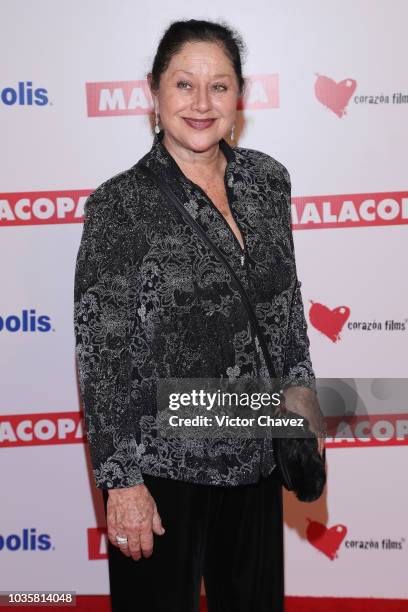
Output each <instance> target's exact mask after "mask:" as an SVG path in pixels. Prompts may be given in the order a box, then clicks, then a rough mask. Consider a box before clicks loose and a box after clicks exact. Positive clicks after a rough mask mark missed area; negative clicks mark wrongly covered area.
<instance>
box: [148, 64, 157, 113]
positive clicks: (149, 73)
mask: <svg viewBox="0 0 408 612" xmlns="http://www.w3.org/2000/svg"><path fill="white" fill-rule="evenodd" d="M152 78H153V77H152V73H151V72H148V74H147V83H148V85H149V89H150V94H151V96H152V101H153V110H154V112H155V113H158V112H159V103H158V100H157V95H156V93H155V90H154V89H153V85H152Z"/></svg>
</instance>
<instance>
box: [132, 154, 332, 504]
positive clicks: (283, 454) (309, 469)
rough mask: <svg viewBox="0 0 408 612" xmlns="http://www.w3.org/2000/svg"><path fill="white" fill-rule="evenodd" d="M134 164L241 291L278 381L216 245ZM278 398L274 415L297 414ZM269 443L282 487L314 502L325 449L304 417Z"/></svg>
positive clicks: (170, 195)
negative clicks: (320, 449) (299, 424)
mask: <svg viewBox="0 0 408 612" xmlns="http://www.w3.org/2000/svg"><path fill="white" fill-rule="evenodd" d="M137 167H138V168H139V169H140V171H141V172H142V173H143V174H145V176H147V177H149V178H150V179H152V180H153V181H154V183H155V184H156V185H157V187H158V188H159V189H160V190H161V191H162V193H163V194H164V195H165V196H166V199H165V201H166V202H169V203H171V204H172V205H173V206H174V208H175V209H176V210H177V211H178V212H179V213H180V214H181V216H182V217H183V219H184V220H185V221H186V223H188V225H189V226H190V227H191V228H192V229H193V230H194V231H196V232H197V233H198V234H199V235H200V236H201V238H202V239H203V240H204V241H205V242H206V243H207V244H208V246H209V247H210V248H211V249H212V250H213V252H214V253H215V255H216V256H217V257H218V259H219V260H220V261H221V262H222V263H223V265H224V266H225V268H226V269H227V270H228V272H229V274H230V276H231V277H232V279H233V280H234V283H235V285H236V287H237V289H238V290H239V292H240V294H241V297H242V301H243V304H244V306H245V308H246V310H247V313H248V316H249V320H250V322H251V327H252V330H253V333H254V337H255V341H257V342H258V345H259V347H260V348H261V350H262V353H263V356H264V360H265V363H266V366H267V368H268V373H269V376H270V378H271V379H275V380H278V379H279V377H278V376H277V374H276V372H275V368H274V365H273V362H272V359H271V356H270V354H269V350H268V346H267V343H266V340H265V337H264V335H263V332H262V330H261V327H260V325H259V322H258V320H257V318H256V315H255V312H254V309H253V307H252V304H251V301H250V299H249V297H248V294H247V292H246V291H245V288H244V287H243V285H242V283H241V281H240V280H239V278H238V276H237V275H236V273H235V271H234V270H233V268H232V267H231V266H230V264H229V263H228V261H227V259H226V258H225V256H224V254H223V253H222V251H221V250H220V249H219V248H218V247H217V245H215V244H214V243H213V242H212V240H211V239H210V238H209V237H208V235H207V233H206V232H205V231H204V229H203V228H202V227H201V225H200V224H199V223H197V221H196V220H195V219H194V217H192V216H191V215H190V213H189V212H188V211H187V209H186V208H185V207H184V206H183V204H182V203H181V202H180V201H179V200H178V199H177V197H176V196H175V195H174V193H173V192H172V191H171V190H170V189H169V188H168V186H167V185H166V184H164V183H161V182H160V181H159V180H158V178H157V177H156V175H155V173H154V172H153V171H152V170H151V168H149V167H148V166H146V165H144V164H142V163H140V162H139V163H138V164H137ZM295 289H296V285H295ZM292 297H293V296H292ZM280 400H281V401H280V409H279V412H278V413H277V414H276V415H275V416H276V417H279V416H285V417H286V418H290V417H295V418H296V417H298V416H299V415H298V414H296V413H293V412H291V411H289V410H287V409H286V405H285V396H284V395H283V393H282V392H281V393H280ZM272 445H273V454H274V459H275V463H276V469H277V472H278V476H279V478H280V481H281V483H282V484H283V486H284V487H285V488H286V489H288V490H289V491H293V492H294V493H295V495H296V497H297V498H298V499H299V500H300V501H314V500H316V499H318V498H319V497H320V495H321V494H322V492H323V489H324V486H325V484H326V452H325V450H324V451H323V456H321V455H320V453H319V451H318V444H317V436H316V435H315V434H314V433H313V432H312V431H311V430H310V428H309V423H308V421H307V419H304V426H303V429H302V430H301V431H300V430H299V427H296V428H294V430H293V431H292V430H290V429H288V428H286V429H285V435H284V436H282V437H273V438H272Z"/></svg>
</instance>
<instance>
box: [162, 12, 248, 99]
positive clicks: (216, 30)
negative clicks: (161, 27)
mask: <svg viewBox="0 0 408 612" xmlns="http://www.w3.org/2000/svg"><path fill="white" fill-rule="evenodd" d="M187 42H213V43H217V44H219V45H221V46H222V47H223V49H224V51H225V53H226V55H227V56H228V58H229V60H230V61H231V64H232V66H233V68H234V71H235V74H236V77H237V80H238V87H239V94H240V95H242V94H243V92H244V87H245V80H244V77H243V75H242V59H241V58H242V56H243V54H244V53H245V44H244V42H243V39H242V37H241V35H240V34H239V33H238V32H236V31H235V30H233V29H232V28H231V27H230V26H229V25H227V24H226V23H225V22H214V21H200V20H197V19H189V20H187V21H174V22H173V23H171V24H170V26H169V27H168V28H167V30H166V31H165V32H164V34H163V36H162V38H161V40H160V42H159V45H158V47H157V51H156V55H155V58H154V61H153V67H152V70H151V75H152V77H151V86H152V89H153V90H157V89H158V88H159V84H160V77H161V75H162V73H163V72H165V70H166V69H167V67H168V65H169V63H170V61H171V58H172V57H173V56H174V55H176V54H177V53H178V52H179V51H180V49H181V48H182V46H183V45H184V44H185V43H187Z"/></svg>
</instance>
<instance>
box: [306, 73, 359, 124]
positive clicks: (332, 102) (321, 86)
mask: <svg viewBox="0 0 408 612" xmlns="http://www.w3.org/2000/svg"><path fill="white" fill-rule="evenodd" d="M356 87H357V81H355V80H354V79H344V80H343V81H340V82H339V83H336V81H333V79H331V78H330V77H327V76H322V75H320V74H318V75H317V79H316V83H315V95H316V98H317V99H318V100H319V102H321V103H322V104H323V105H324V106H326V107H327V108H328V109H329V110H331V111H333V113H335V114H336V115H337V116H338V117H343V115H345V114H346V106H347V104H348V103H349V101H350V98H351V96H352V95H353V93H354V92H355V90H356Z"/></svg>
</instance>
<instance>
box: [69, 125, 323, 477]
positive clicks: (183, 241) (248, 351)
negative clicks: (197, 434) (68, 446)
mask: <svg viewBox="0 0 408 612" xmlns="http://www.w3.org/2000/svg"><path fill="white" fill-rule="evenodd" d="M162 138H163V133H162V132H161V133H160V134H159V135H156V136H155V138H154V141H153V145H152V147H151V150H150V151H149V152H148V153H147V154H146V155H145V156H144V157H143V158H142V161H143V163H144V164H146V165H148V166H149V167H150V168H151V169H152V170H154V172H155V173H156V174H157V175H158V176H159V177H160V179H161V180H162V181H165V182H166V184H167V185H168V186H169V187H170V188H171V189H172V190H173V192H174V193H175V195H176V196H177V197H178V198H179V200H180V201H181V202H182V203H183V204H184V206H185V207H186V208H187V209H188V211H189V212H190V214H191V215H193V216H194V218H195V219H196V220H197V221H198V223H200V225H201V226H202V227H203V229H204V230H205V231H206V232H207V233H208V235H209V237H210V238H211V239H212V240H213V242H215V244H216V245H217V246H218V247H219V248H220V249H222V251H223V252H224V254H225V256H226V257H227V258H228V261H229V262H230V264H231V265H232V267H233V268H234V271H235V272H236V274H237V275H238V277H239V278H240V280H241V282H242V283H243V285H244V287H245V289H246V290H247V292H248V294H249V296H250V298H251V301H252V303H253V305H254V307H255V311H256V314H257V317H258V320H259V323H260V325H261V327H262V330H263V332H264V335H265V337H266V340H267V343H268V348H269V351H270V354H271V356H272V359H273V361H274V363H275V368H276V370H277V371H278V372H281V373H282V382H283V386H284V388H290V387H294V386H296V387H299V388H302V389H303V390H308V391H306V393H311V394H313V395H315V389H316V382H315V375H314V371H313V367H312V363H311V359H310V353H309V346H310V343H309V339H308V335H307V322H306V319H305V314H304V307H303V301H302V295H301V290H300V287H301V283H300V281H299V280H298V277H297V271H296V261H295V252H294V244H293V235H292V229H291V219H290V201H291V200H290V198H291V185H290V177H289V174H288V171H287V170H286V168H285V167H284V166H283V165H282V164H281V163H280V162H279V161H277V160H276V159H274V158H273V157H271V156H269V155H267V154H265V153H262V152H260V151H256V150H254V149H246V148H240V147H236V148H232V147H230V146H229V145H228V144H227V143H226V141H224V140H221V141H220V147H221V149H222V151H223V153H224V155H225V156H226V158H227V167H226V171H225V181H226V187H227V194H228V199H229V204H230V207H231V210H232V213H233V215H234V217H235V219H236V221H237V223H238V226H239V228H240V230H241V232H242V234H243V236H244V239H245V246H246V249H245V264H244V265H242V254H243V252H242V249H241V246H240V244H239V242H238V241H237V239H236V237H235V236H234V234H233V232H232V230H231V229H230V228H229V227H228V225H227V222H226V221H225V219H224V218H223V217H222V215H221V213H220V212H219V211H218V210H217V209H216V207H215V206H214V204H213V203H212V202H211V201H210V200H209V199H208V197H207V196H206V194H205V193H204V192H203V191H202V190H201V189H200V188H199V187H198V186H197V185H196V184H195V183H193V182H191V181H190V180H189V179H188V178H187V177H186V176H185V175H184V174H183V172H182V171H181V169H180V168H179V167H178V165H177V164H176V162H175V160H174V159H173V158H172V157H171V155H170V154H169V152H168V151H167V149H166V148H165V146H164V145H163V143H162ZM292 296H293V299H292ZM74 331H75V350H76V358H77V364H78V377H79V385H80V392H81V396H82V403H83V408H84V419H85V426H86V432H87V437H88V442H89V448H90V455H91V461H92V467H93V475H94V479H95V484H96V486H97V487H99V488H117V487H130V486H133V485H135V484H139V483H141V482H143V473H146V474H151V475H156V476H164V477H168V478H173V479H179V480H185V481H190V482H198V483H203V484H213V485H223V486H233V485H238V484H245V483H250V482H256V481H257V480H258V479H259V476H260V474H263V475H265V476H267V475H268V474H269V473H270V472H271V471H272V469H273V468H274V460H273V451H272V446H271V441H270V440H268V439H265V440H262V439H253V438H252V439H238V438H234V439H232V438H224V439H221V440H220V439H219V438H218V439H211V438H202V439H200V440H197V439H194V440H191V439H181V438H163V437H161V436H159V435H158V431H157V427H156V422H155V421H156V419H155V415H156V411H157V407H156V389H157V381H158V380H159V379H161V378H170V377H171V378H173V377H175V378H180V377H181V378H183V377H185V378H207V377H208V378H230V379H234V378H237V377H241V376H242V377H262V376H268V374H267V370H266V366H265V363H264V361H263V358H262V354H260V353H259V351H258V350H257V348H256V344H255V342H254V338H253V337H252V332H251V327H250V324H249V319H248V315H247V312H246V309H245V307H244V306H243V304H242V302H241V297H240V294H239V291H238V289H237V288H236V287H235V286H234V282H233V280H232V279H231V278H230V276H229V274H228V272H227V271H226V269H225V268H224V266H223V265H222V263H221V262H219V261H218V259H217V258H216V257H215V255H214V254H213V252H212V251H211V249H210V248H209V247H208V246H207V245H206V243H204V241H202V240H201V239H200V237H199V236H198V235H197V234H196V233H195V232H194V230H192V229H191V228H190V227H189V226H188V225H187V224H186V223H185V221H184V220H183V219H182V218H181V217H180V216H179V215H178V213H177V212H176V211H174V210H172V209H171V207H170V206H169V204H168V203H166V202H165V201H164V196H163V195H162V193H161V192H160V191H159V190H158V189H157V187H156V186H155V185H154V184H153V183H152V181H151V180H149V179H148V178H147V177H146V176H145V175H143V174H142V173H141V172H140V171H139V170H138V167H137V164H135V165H134V166H132V167H131V168H129V169H128V170H126V171H124V172H121V173H119V174H117V175H115V176H114V177H112V178H110V179H109V180H107V181H105V182H104V183H103V184H102V185H100V186H99V187H98V188H97V189H96V190H95V191H94V192H93V193H92V194H91V195H90V196H89V197H88V199H87V201H86V204H85V218H84V226H83V233H82V238H81V242H80V246H79V250H78V254H77V258H76V266H75V284H74ZM285 341H286V345H287V346H286V358H285V359H284V349H285ZM302 397H303V398H304V397H306V395H305V394H304V395H303V396H302Z"/></svg>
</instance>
